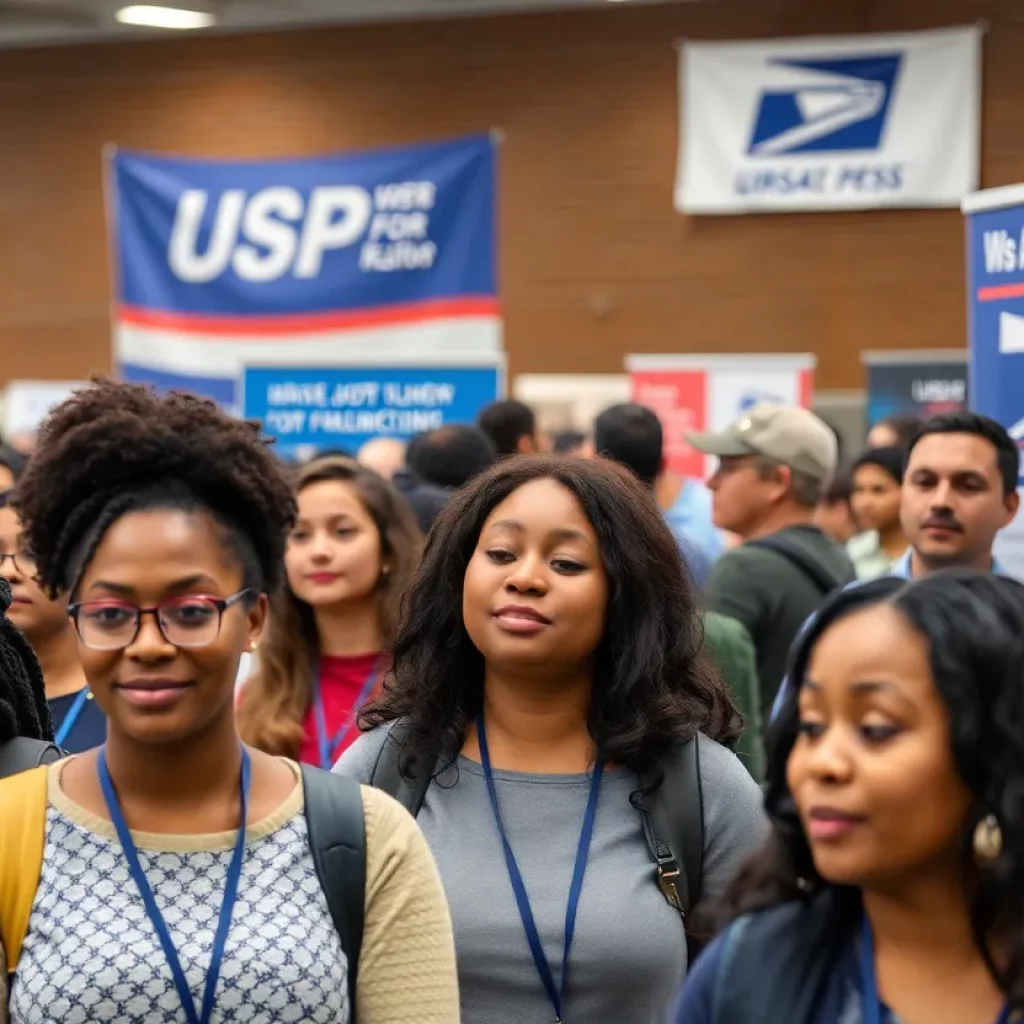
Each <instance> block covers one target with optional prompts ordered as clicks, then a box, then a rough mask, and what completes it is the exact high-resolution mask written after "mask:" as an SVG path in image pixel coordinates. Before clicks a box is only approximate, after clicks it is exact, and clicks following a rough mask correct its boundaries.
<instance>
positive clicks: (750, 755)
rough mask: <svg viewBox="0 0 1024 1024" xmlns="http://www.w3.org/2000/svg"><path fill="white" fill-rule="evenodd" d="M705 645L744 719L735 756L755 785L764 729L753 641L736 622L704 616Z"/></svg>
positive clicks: (761, 769) (760, 767)
mask: <svg viewBox="0 0 1024 1024" xmlns="http://www.w3.org/2000/svg"><path fill="white" fill-rule="evenodd" d="M704 642H705V643H706V644H707V647H708V653H709V654H710V656H711V660H712V662H713V663H714V664H715V665H716V666H717V668H718V670H719V671H720V672H721V673H722V677H723V678H724V679H725V684H726V686H728V688H729V693H730V694H731V696H732V699H733V701H734V702H735V703H736V706H737V707H738V708H739V709H740V712H741V714H742V715H743V722H744V729H743V735H742V736H741V737H740V739H739V742H738V743H737V744H736V753H737V754H738V755H739V758H740V760H741V761H742V762H743V764H744V765H745V766H746V769H747V771H748V772H750V774H751V775H752V776H753V778H754V781H755V782H760V781H761V780H762V778H763V777H764V729H763V726H762V722H761V687H760V684H759V683H758V679H757V657H756V654H755V651H754V641H753V640H751V639H750V634H749V633H748V632H747V631H746V629H745V628H744V627H743V624H742V623H740V622H738V621H737V620H736V619H732V618H730V617H729V616H728V615H720V614H719V613H718V612H705V613H704Z"/></svg>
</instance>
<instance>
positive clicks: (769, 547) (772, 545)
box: [744, 534, 850, 596]
mask: <svg viewBox="0 0 1024 1024" xmlns="http://www.w3.org/2000/svg"><path fill="white" fill-rule="evenodd" d="M744 546H745V547H748V548H761V549H762V550H764V551H774V552H775V554H777V555H779V556H781V557H782V558H784V559H785V560H786V561H787V562H789V564H790V565H793V566H795V567H796V568H797V569H799V570H800V571H801V572H802V573H803V574H804V575H805V576H806V577H807V578H808V579H809V580H810V581H811V582H812V583H813V584H814V585H815V586H816V587H817V588H818V589H819V590H820V591H821V593H822V596H825V595H826V594H831V593H832V591H833V590H835V589H836V587H841V586H842V585H843V584H844V583H848V582H850V581H849V580H846V579H841V580H837V579H836V578H835V576H833V575H832V573H830V572H829V571H828V570H827V569H825V568H824V566H822V565H821V563H820V562H818V561H817V559H815V558H814V556H813V555H811V554H810V553H809V552H807V551H805V550H804V549H803V548H802V547H801V546H800V545H799V544H796V543H794V542H793V540H792V539H791V538H789V537H780V536H778V535H777V534H776V535H773V536H771V537H761V538H760V539H759V540H749V541H747V543H746V544H745V545H744Z"/></svg>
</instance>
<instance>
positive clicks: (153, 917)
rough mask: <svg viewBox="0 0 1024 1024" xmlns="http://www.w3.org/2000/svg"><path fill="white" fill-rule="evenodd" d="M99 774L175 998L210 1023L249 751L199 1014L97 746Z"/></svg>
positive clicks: (190, 1016) (200, 1021)
mask: <svg viewBox="0 0 1024 1024" xmlns="http://www.w3.org/2000/svg"><path fill="white" fill-rule="evenodd" d="M97 767H98V770H99V775H100V788H101V789H102V790H103V799H104V800H106V802H107V810H108V811H109V812H110V820H111V821H112V822H113V823H114V828H115V829H116V830H117V837H118V839H120V840H121V849H122V850H124V856H125V860H127V861H128V868H129V870H130V871H131V873H132V878H133V879H134V880H135V884H136V885H137V886H138V889H139V895H141V896H142V902H143V903H144V904H145V907H146V913H147V914H148V915H149V920H150V921H151V922H152V924H153V928H154V930H155V931H156V934H157V936H158V938H159V939H160V945H161V946H163V950H164V956H166V957H167V964H168V966H169V967H170V968H171V975H172V976H173V978H174V987H175V988H176V989H177V990H178V998H179V999H180V1000H181V1006H182V1009H183V1010H184V1011H185V1018H186V1020H187V1021H188V1024H209V1021H210V1018H211V1017H212V1016H213V1005H214V1000H215V998H216V994H217V980H218V978H219V977H220V968H221V964H222V962H223V960H224V945H225V943H226V942H227V938H228V930H229V929H230V927H231V913H232V911H233V910H234V909H235V901H236V900H237V899H238V883H239V881H240V880H241V877H242V860H243V859H244V857H245V819H246V817H247V814H248V808H249V786H250V783H251V781H252V770H251V766H250V764H249V752H248V751H247V750H246V749H245V748H244V747H243V748H242V771H241V781H240V783H239V789H240V791H241V811H240V814H241V820H240V821H239V824H238V838H237V839H236V840H235V850H234V853H233V854H232V855H231V864H230V866H229V867H228V877H227V882H226V883H225V886H224V900H223V902H222V903H221V907H220V917H219V918H218V920H217V931H216V932H215V934H214V939H213V951H212V953H211V954H210V966H209V968H207V971H206V987H205V989H204V991H203V1009H202V1013H201V1014H200V1015H198V1016H197V1015H196V1004H195V1000H194V999H193V998H192V991H191V989H190V988H189V987H188V981H187V980H186V979H185V972H184V971H183V970H182V967H181V961H180V960H179V959H178V951H177V950H176V949H175V948H174V940H173V939H172V938H171V933H170V931H169V930H168V928H167V923H166V922H165V921H164V917H163V914H161V913H160V908H159V907H158V906H157V905H156V899H155V898H154V896H153V890H152V889H151V888H150V885H149V881H148V880H147V878H146V875H145V872H144V871H143V870H142V865H141V864H140V863H139V852H138V850H137V849H136V847H135V840H134V839H132V834H131V832H129V831H128V825H127V824H126V823H125V820H124V814H123V813H122V811H121V804H120V803H119V802H118V799H117V793H116V792H115V791H114V783H113V782H112V781H111V778H110V772H109V770H108V769H107V751H106V747H101V748H100V756H99V763H98V765H97Z"/></svg>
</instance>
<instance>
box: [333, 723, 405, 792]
mask: <svg viewBox="0 0 1024 1024" xmlns="http://www.w3.org/2000/svg"><path fill="white" fill-rule="evenodd" d="M399 721H400V720H399ZM396 725H398V721H394V722H386V723H385V724H384V725H379V726H377V728H375V729H371V730H370V731H369V732H364V733H362V735H360V736H359V738H358V739H357V740H356V741H355V742H354V743H353V744H352V746H350V747H349V748H348V750H346V751H345V753H344V754H342V755H341V757H339V758H338V760H337V762H336V763H335V765H334V767H333V768H332V769H331V770H332V771H335V772H337V773H338V774H339V775H347V776H348V777H349V778H350V779H355V780H356V781H357V782H361V783H363V784H364V785H369V784H370V780H371V779H372V778H373V772H374V769H375V768H376V766H377V761H378V759H379V758H380V755H381V751H382V750H383V749H384V744H385V743H387V741H388V738H389V737H390V736H391V731H392V730H393V729H394V728H395V726H396Z"/></svg>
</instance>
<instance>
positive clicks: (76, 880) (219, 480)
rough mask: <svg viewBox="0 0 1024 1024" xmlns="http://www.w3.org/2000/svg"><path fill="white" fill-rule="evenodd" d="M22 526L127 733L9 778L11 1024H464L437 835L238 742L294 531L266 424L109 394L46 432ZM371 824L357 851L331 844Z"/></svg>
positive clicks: (104, 389)
mask: <svg viewBox="0 0 1024 1024" xmlns="http://www.w3.org/2000/svg"><path fill="white" fill-rule="evenodd" d="M19 510H20V512H21V515H22V518H23V520H24V523H25V536H26V542H27V545H28V546H29V548H30V550H31V551H32V552H33V554H34V555H35V559H36V569H37V573H38V577H39V581H40V584H41V586H43V587H44V588H45V589H46V591H47V592H48V593H49V594H51V595H56V594H58V593H67V594H69V595H70V609H69V610H70V613H71V617H72V620H73V622H74V625H75V629H76V631H77V635H78V649H79V657H80V658H81V661H82V665H83V668H84V670H85V675H86V678H87V680H88V682H89V685H90V687H91V689H92V692H93V694H94V696H95V699H96V701H97V703H98V704H99V705H100V706H101V707H102V709H103V710H104V712H105V713H106V715H107V738H106V743H105V746H103V747H101V748H100V749H99V750H97V751H91V752H88V753H85V754H82V755H79V756H76V757H72V758H70V759H67V760H64V761H61V762H59V763H58V764H55V765H53V766H51V767H50V768H48V769H46V768H44V769H39V770H38V772H37V773H26V774H25V775H23V776H18V777H15V778H13V779H9V780H6V781H5V782H3V783H2V784H0V937H2V939H3V946H4V950H5V953H6V958H7V967H8V971H9V972H10V973H12V974H13V982H12V984H11V996H10V1015H11V1024H37V1022H47V1024H51V1022H52V1024H57V1022H61V1024H63V1022H66V1021H68V1020H71V1019H80V1020H88V1021H90V1022H103V1021H116V1022H118V1024H135V1022H139V1024H141V1022H145V1024H159V1022H165V1021H166V1022H168V1024H170V1022H178V1021H190V1022H193V1024H195V1022H202V1024H208V1022H210V1021H211V1020H216V1021H218V1022H227V1021H231V1020H238V1021H265V1022H267V1024H275V1022H285V1021H303V1022H311V1024H318V1022H325V1024H326V1022H330V1024H347V1022H349V1021H353V1020H355V1019H356V1014H357V1012H358V1019H359V1022H360V1024H424V1022H430V1024H433V1022H438V1024H442V1022H443V1024H456V1022H457V1021H458V1004H457V987H456V980H455V968H454V950H453V942H452V935H451V926H450V922H449V919H448V914H447V908H446V905H445V902H444V897H443V893H442V890H441V887H440V882H439V880H438V877H437V872H436V869H435V867H434V864H433V861H432V860H431V857H430V854H429V853H428V851H427V848H426V845H425V843H424V841H423V839H422V837H421V836H420V834H419V832H418V831H417V829H416V827H415V824H414V823H413V822H412V821H411V820H410V818H409V817H408V815H406V814H405V813H404V812H403V811H402V810H401V808H400V807H398V806H397V805H396V804H395V803H394V802H393V801H391V800H389V799H380V796H379V794H376V793H373V792H370V791H363V792H362V793H360V791H359V790H358V789H355V788H351V789H348V790H346V791H341V790H339V789H337V788H333V789H330V790H328V789H327V788H326V787H327V786H329V785H330V784H332V783H333V782H334V781H337V780H332V779H331V777H330V776H329V775H327V774H326V773H322V772H320V771H319V770H318V769H303V770H302V771H301V772H300V770H299V768H298V766H297V765H296V764H295V763H294V762H290V761H287V760H284V759H280V758H275V757H271V756H269V755H267V754H264V753H261V752H260V751H257V750H253V749H250V748H248V747H245V746H243V745H242V743H241V742H240V740H239V738H238V735H237V732H236V729H235V721H234V681H235V677H236V674H237V671H238V664H239V659H240V657H241V655H242V653H243V651H247V650H249V649H251V648H252V647H253V646H254V645H255V643H256V642H257V641H258V640H259V638H260V636H261V635H262V632H263V630H264V627H265V624H266V618H267V604H268V600H267V594H268V592H272V591H273V590H274V589H275V588H276V587H277V586H278V585H279V584H280V582H281V580H280V576H281V562H282V557H283V554H284V544H285V537H286V535H287V532H288V530H289V529H290V527H291V525H292V519H293V516H294V503H293V499H292V495H291V491H290V488H289V487H288V485H287V483H286V481H285V480H284V479H283V477H282V476H281V475H280V470H279V468H278V466H277V464H276V462H275V460H274V458H273V456H272V455H271V454H270V452H269V450H268V449H267V448H266V446H265V444H264V442H263V440H262V438H261V437H260V436H259V431H258V429H257V427H256V426H254V425H253V424H249V423H244V422H241V421H238V420H234V419H231V418H229V417H228V416H226V415H225V414H224V413H222V412H221V411H220V410H219V409H217V408H216V407H215V406H214V405H213V404H212V403H208V402H205V401H202V400H200V399H197V398H194V397H192V396H188V395H183V394H175V395H170V396H168V397H166V398H158V397H156V396H155V395H154V394H153V393H151V392H149V391H147V390H145V389H143V388H138V387H133V386H129V385H123V384H114V383H109V382H105V383H100V384H98V385H96V386H95V387H92V388H90V389H87V390H84V391H81V392H79V393H78V394H77V395H75V396H74V397H72V398H71V399H69V400H68V401H67V402H65V403H64V404H62V405H61V406H58V407H57V409H56V410H55V411H54V412H53V413H52V414H51V416H50V418H49V419H48V420H47V422H46V423H45V424H44V427H43V429H42V432H41V434H40V438H39V446H38V448H37V450H36V454H35V455H34V457H33V462H32V467H31V469H30V470H29V472H28V474H27V476H26V477H25V479H24V480H23V481H22V482H21V489H20V492H19ZM36 779H38V780H39V783H38V786H39V788H38V797H39V799H40V800H41V802H42V804H43V808H45V818H44V812H43V810H42V809H41V810H40V812H39V817H38V822H39V826H38V827H39V829H40V831H41V832H42V833H43V834H38V833H36V832H35V828H36V826H35V825H33V824H31V822H34V821H35V820H36V819H34V818H31V815H28V814H27V811H26V803H27V802H31V801H32V800H34V799H36V796H35V794H36V792H37V790H36V789H33V788H32V787H33V786H36V785H37V783H36V781H35V780H36ZM19 780H20V782H19ZM15 784H17V788H15ZM5 787H7V788H5ZM325 793H326V794H327V795H328V798H325V796H324V794H325ZM352 794H355V796H356V798H357V799H356V800H355V801H353V799H352ZM353 806H354V807H355V813H357V814H358V819H357V822H356V826H355V829H353V828H349V830H348V832H346V833H345V837H346V838H347V840H348V846H347V847H345V846H341V855H340V859H339V855H338V851H337V849H336V848H335V847H337V846H339V845H340V844H335V847H331V846H330V845H329V844H327V843H326V842H325V841H324V840H323V837H324V836H330V835H334V834H336V832H337V830H338V828H340V824H339V823H340V821H341V820H342V818H345V820H346V821H347V820H348V818H351V816H352V810H351V808H353ZM315 807H319V810H318V811H317V812H316V814H314V808H315ZM325 808H326V810H325ZM346 809H348V810H347V811H346ZM332 814H333V815H334V817H333V818H332V817H331V816H332ZM346 814H347V817H346ZM17 823H21V824H20V825H18V824H17ZM19 828H20V834H19V831H18V829H19ZM356 829H358V832H357V831H356ZM44 839H45V842H43V840H44ZM34 843H36V844H38V846H36V847H35V849H36V851H37V852H36V854H35V856H36V857H38V858H39V861H40V862H39V863H38V864H36V863H35V862H34V861H33V859H32V857H31V856H29V855H28V854H27V853H25V852H24V851H28V850H32V849H33V844H34ZM360 846H361V847H362V852H361V853H360V856H359V858H358V860H357V859H356V858H355V857H353V856H351V855H350V853H346V852H345V851H346V849H348V850H349V851H351V850H352V849H356V850H357V851H358V850H359V847H360ZM12 849H18V850H20V851H22V852H21V853H20V854H19V856H18V857H12V856H9V855H8V856H6V857H5V855H4V851H5V850H6V851H10V850H12ZM328 869H330V870H328ZM360 873H362V874H363V875H364V876H365V878H364V879H361V878H360ZM357 881H363V884H362V885H361V886H357ZM26 886H28V887H29V893H28V895H29V898H28V899H27V900H26V899H25V898H24V891H25V888H26ZM12 891H15V892H16V893H18V892H20V893H21V898H18V899H13V900H12V899H11V898H10V894H11V892H12ZM339 894H340V895H339ZM353 895H354V897H355V899H354V902H353V900H352V898H351V897H353ZM339 908H342V911H341V912H340V913H339ZM346 915H347V916H346ZM360 925H361V927H360ZM411 965H415V969H413V968H412V967H411Z"/></svg>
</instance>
